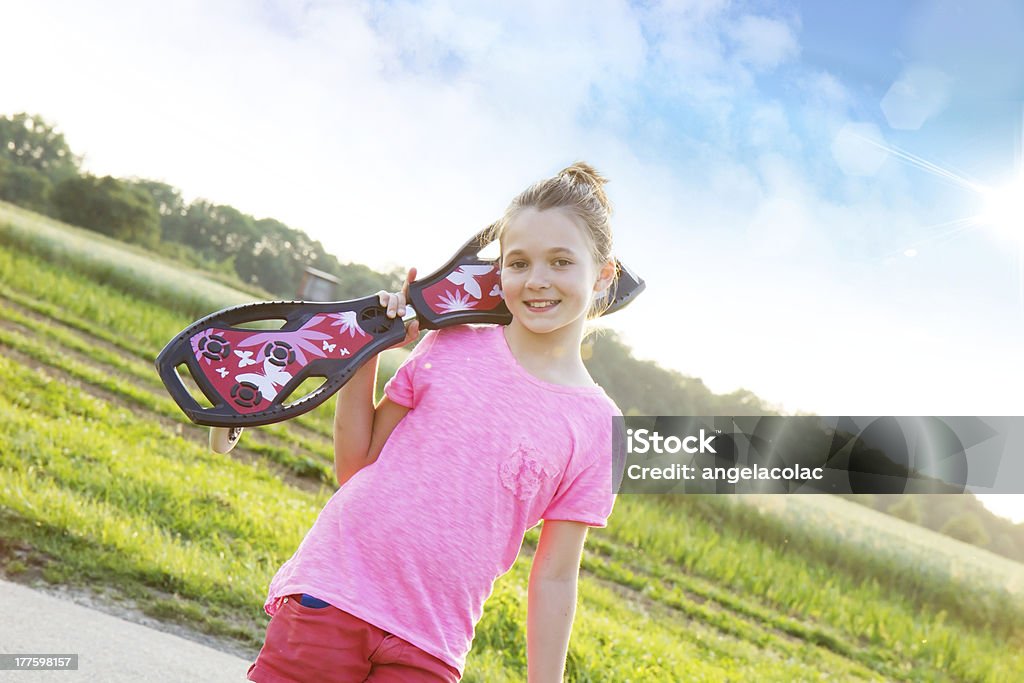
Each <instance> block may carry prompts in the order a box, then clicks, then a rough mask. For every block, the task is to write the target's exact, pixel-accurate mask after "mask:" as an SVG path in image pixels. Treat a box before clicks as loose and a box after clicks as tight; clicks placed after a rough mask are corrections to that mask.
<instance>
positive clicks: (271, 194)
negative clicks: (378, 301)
mask: <svg viewBox="0 0 1024 683" xmlns="http://www.w3.org/2000/svg"><path fill="white" fill-rule="evenodd" d="M741 10H742V11H741ZM4 11H5V13H6V14H7V17H9V19H10V21H11V22H12V23H13V24H17V25H19V26H22V27H32V26H39V27H46V29H45V35H44V33H43V32H42V31H41V30H40V32H39V33H33V32H32V30H31V29H26V30H20V31H12V32H7V33H5V37H4V41H3V42H2V43H0V63H5V64H12V63H23V62H24V58H23V55H26V54H32V55H34V57H33V60H32V62H31V64H32V67H31V69H6V70H4V71H3V72H2V73H0V112H4V113H9V112H13V111H21V110H27V111H31V112H39V113H42V114H43V115H45V116H46V117H48V118H50V119H52V120H54V121H56V122H58V123H59V124H60V125H61V127H62V128H63V130H64V131H65V132H66V134H67V137H68V139H69V141H70V142H71V144H72V146H73V147H74V148H75V149H76V151H79V152H85V153H86V155H87V163H88V166H89V168H90V169H92V170H95V171H97V172H104V173H106V172H109V173H113V174H115V175H122V176H126V175H141V176H147V177H155V178H162V179H164V180H166V181H168V182H170V183H171V184H174V185H177V186H179V187H181V188H182V189H183V190H184V191H185V192H186V194H187V195H188V196H190V197H195V196H200V195H201V196H205V197H208V198H211V199H214V200H216V201H218V202H222V203H227V204H232V205H234V206H237V207H238V208H240V209H242V210H244V211H247V212H250V213H253V214H255V215H258V216H267V215H269V216H273V217H276V218H278V219H280V220H282V221H284V222H285V223H287V224H289V225H292V226H293V227H297V228H301V229H304V230H306V231H308V232H309V233H310V234H311V235H313V236H314V237H316V238H318V239H320V240H321V241H323V242H324V244H325V245H326V246H327V247H328V248H329V249H330V250H332V251H334V252H335V253H336V254H337V255H338V256H339V257H340V258H341V259H342V260H356V261H363V262H368V263H371V264H372V265H376V266H381V265H387V264H405V265H416V266H418V267H419V268H420V269H421V271H426V270H428V269H430V268H433V267H435V266H436V265H438V264H440V263H442V262H443V261H445V260H446V259H447V258H448V257H449V256H450V253H451V251H452V250H453V249H454V248H455V247H456V246H457V245H458V244H461V243H462V241H463V240H464V239H465V238H466V237H467V236H468V234H469V233H471V232H472V231H474V230H476V229H477V228H479V227H482V226H483V225H485V224H487V223H488V222H490V221H491V220H493V219H494V218H495V217H496V216H497V215H498V214H499V213H500V212H501V211H502V210H503V209H504V208H505V205H506V204H507V202H508V201H509V200H510V199H511V197H512V196H513V195H514V194H515V193H516V192H517V191H519V190H520V189H522V188H523V187H525V186H526V185H527V184H528V183H530V182H532V181H534V180H536V179H537V178H538V177H541V176H543V175H546V174H548V173H551V172H554V171H556V170H557V169H558V168H559V167H561V166H562V165H564V164H566V163H568V162H571V161H573V160H575V159H577V158H585V159H588V160H590V161H592V162H593V163H594V164H595V165H596V166H597V167H598V168H599V169H600V170H602V171H603V172H605V173H606V174H607V175H608V176H609V177H611V179H612V183H611V184H610V185H609V192H610V195H611V197H612V200H613V201H614V202H615V203H616V206H617V209H618V211H617V214H616V216H615V225H616V231H617V232H616V244H617V245H618V247H619V249H620V253H621V254H623V258H624V260H626V261H627V262H628V263H629V264H630V265H631V266H632V267H633V268H634V269H635V270H636V271H637V272H638V273H640V274H641V275H642V276H643V277H645V278H646V279H647V280H648V283H649V289H648V291H647V292H646V293H645V294H644V295H643V297H641V298H640V299H639V300H638V301H637V303H636V304H635V305H634V306H633V307H631V308H630V309H628V310H626V311H625V312H623V313H622V314H617V315H616V316H615V319H610V320H609V322H610V323H611V324H613V325H615V326H619V327H623V328H625V329H627V331H628V337H629V338H630V339H631V340H632V341H633V343H634V344H635V346H636V348H637V349H638V352H639V353H640V354H641V355H646V356H648V357H651V356H656V357H658V358H659V359H660V360H661V361H662V362H663V363H665V364H668V365H671V366H674V367H679V368H681V369H684V370H686V371H688V372H691V373H693V374H697V375H700V376H703V377H705V378H706V379H707V380H708V383H709V385H711V386H713V387H714V388H715V389H717V390H720V391H729V390H731V389H733V388H735V387H736V386H740V385H743V386H747V387H748V388H750V389H752V390H754V391H757V392H758V393H761V394H763V395H764V396H766V397H767V398H769V399H772V400H775V401H782V402H785V403H786V404H787V406H788V407H790V408H792V409H796V408H807V409H815V408H820V407H821V406H825V405H828V406H832V407H833V408H835V409H837V410H839V412H851V413H854V412H858V411H860V412H864V411H867V412H884V411H882V410H880V409H877V408H872V406H878V405H879V404H878V403H872V400H873V399H872V397H873V396H877V395H878V382H879V381H881V380H879V379H877V378H876V377H875V376H874V375H873V374H872V373H878V374H879V376H880V377H884V376H886V372H888V373H889V374H888V376H889V377H896V378H903V379H906V380H907V383H906V384H905V385H901V392H902V393H901V392H897V391H890V392H889V393H887V394H886V397H887V400H889V401H890V404H887V406H890V407H894V406H897V405H901V406H902V408H901V410H902V412H905V413H913V412H915V411H916V410H918V409H917V408H915V407H914V406H916V405H918V404H915V403H914V401H915V400H916V399H915V397H920V396H921V395H922V394H923V392H927V391H928V390H927V389H924V388H922V387H924V382H925V379H926V378H927V377H928V376H929V373H931V372H933V371H934V368H932V367H931V365H930V364H931V363H932V361H933V360H937V359H938V358H941V357H946V358H949V357H956V356H957V354H961V355H962V353H963V348H965V347H964V346H962V345H963V344H967V343H976V344H978V345H979V346H977V348H983V347H984V345H985V344H986V343H989V347H991V345H992V343H991V342H985V341H984V339H980V340H973V339H972V340H970V341H969V342H968V341H965V340H959V341H954V340H943V341H941V342H940V343H937V345H935V346H934V348H935V349H936V351H935V354H936V358H934V359H933V358H931V357H929V356H927V355H923V354H920V353H917V352H916V347H917V345H916V342H913V343H912V342H910V341H907V342H904V341H900V339H901V334H902V332H901V330H902V327H901V326H902V325H903V323H902V322H901V316H900V315H896V314H893V313H892V309H891V304H890V302H889V301H888V300H886V288H887V287H892V286H895V285H896V284H899V285H904V284H905V283H904V281H903V280H902V279H901V278H902V277H903V276H902V275H899V276H898V274H894V273H892V272H889V271H886V270H884V269H882V270H877V269H876V270H871V269H870V268H868V267H866V266H864V265H863V263H860V264H859V265H858V264H851V263H848V261H854V260H858V259H859V260H861V261H862V260H864V259H866V258H868V257H870V255H871V253H872V249H875V250H877V249H878V248H879V245H880V244H882V245H883V246H885V247H886V250H892V249H896V248H897V247H904V248H905V244H904V237H905V233H907V232H909V231H912V230H913V229H914V228H916V227H917V226H920V225H921V221H920V220H919V218H918V215H919V214H918V213H917V211H918V209H919V207H918V202H917V200H916V199H915V196H914V193H913V192H908V191H906V190H907V188H906V187H905V183H906V182H907V181H906V179H905V178H904V177H903V176H902V175H901V173H900V171H899V170H898V169H895V168H890V167H895V165H894V164H887V165H885V167H883V168H882V169H881V170H879V176H878V177H879V178H882V179H884V181H885V182H884V183H878V184H871V185H869V184H867V183H866V181H865V179H864V178H857V177H847V176H844V174H843V172H842V169H841V168H839V167H838V166H837V164H836V163H835V160H834V159H833V157H832V150H831V144H832V141H833V139H834V137H835V135H836V133H837V132H838V131H839V130H840V129H841V127H842V126H843V125H844V124H845V123H846V122H848V121H849V120H851V119H853V118H856V116H855V115H854V114H855V112H853V111H852V110H854V109H856V107H857V104H858V100H857V97H856V95H855V93H854V92H853V91H851V90H850V89H848V88H847V87H846V86H845V85H844V84H843V83H842V82H841V81H839V80H838V79H837V78H836V77H835V76H833V75H831V74H828V73H824V72H820V71H814V70H810V69H807V68H806V67H803V66H801V65H800V64H799V62H798V61H797V60H798V58H799V54H800V52H799V41H798V31H799V29H800V23H799V20H798V19H797V18H790V17H780V16H777V15H773V14H771V13H770V12H765V13H761V14H757V13H751V12H749V11H748V9H747V8H746V7H743V8H738V7H737V6H735V5H733V4H731V3H728V2H725V1H724V0H722V1H718V0H704V1H697V0H685V1H678V2H665V3H658V4H654V5H652V6H647V5H644V6H635V5H632V4H629V3H627V2H625V1H614V0H607V1H605V2H600V3H598V2H595V3H588V4H587V10H586V11H581V10H580V8H579V6H578V5H575V4H569V3H550V2H528V3H514V4H508V3H469V2H441V1H430V2H422V3H412V2H393V3H381V4H378V3H362V4H334V3H316V4H309V3H299V2H278V3H263V4H260V5H258V6H256V5H253V4H252V3H246V2H242V1H241V0H234V1H233V2H220V3H204V2H192V3H188V4H181V3H174V4H171V5H168V4H166V3H163V4H161V3H152V2H149V3H140V2H128V1H127V0H122V1H120V2H105V3H103V4H99V3H77V2H64V3H57V2H33V3H21V4H19V5H17V6H12V7H10V8H7V9H5V10H4ZM40 44H46V45H49V46H53V48H52V49H47V50H40V49H39V45H40ZM782 66H785V67H786V69H784V71H786V73H787V74H789V80H788V81H787V85H788V86H789V87H791V88H793V89H794V91H795V93H796V94H795V95H794V96H793V97H791V98H788V99H786V100H781V99H776V100H767V99H765V98H764V96H763V95H762V94H761V93H760V92H759V89H758V84H759V79H761V78H763V77H765V76H768V75H771V74H772V73H773V71H774V70H777V69H779V67H782ZM855 165H856V164H855ZM884 240H888V242H885V241H884ZM906 260H910V261H913V262H915V264H918V265H915V268H919V269H920V270H917V271H915V273H916V278H917V280H918V281H919V282H920V283H921V284H920V285H917V286H916V287H917V289H914V288H912V287H910V286H909V285H908V286H907V290H906V292H907V293H906V302H904V303H906V305H908V306H910V307H911V308H912V307H913V306H925V305H926V304H925V299H924V296H925V294H926V292H925V290H927V289H928V286H929V284H931V285H932V286H933V287H934V284H935V282H936V278H935V272H934V270H932V271H930V272H929V271H927V270H926V269H927V268H928V267H929V264H931V267H934V264H935V259H934V257H933V255H930V252H929V251H928V250H926V249H924V248H922V249H920V254H919V256H918V257H917V258H915V259H906ZM876 265H877V264H871V267H873V268H874V267H875V266H876ZM866 273H867V274H869V275H870V276H871V277H873V278H874V279H873V280H872V282H871V287H868V286H866V285H861V286H854V285H851V284H850V282H851V281H853V282H854V283H856V282H858V278H866V277H867V275H865V274H866ZM894 283H895V284H894ZM943 286H945V285H943ZM933 298H934V297H933ZM907 302H909V303H907ZM929 310H931V311H934V310H935V309H934V308H932V309H929ZM971 310H973V309H971ZM666 311H668V312H678V311H683V312H687V313H689V312H693V313H694V315H695V316H696V318H697V320H698V321H702V322H700V323H699V324H700V325H701V327H700V328H699V329H694V328H692V327H691V325H693V324H698V323H694V322H693V321H692V320H691V319H690V318H689V317H688V316H681V315H680V316H674V315H669V314H668V313H666ZM920 325H921V326H922V329H926V330H927V329H933V327H934V326H935V322H934V321H931V320H930V321H927V324H926V323H925V322H922V323H920ZM982 325H984V323H982ZM929 326H932V327H929ZM702 329H706V330H708V331H707V332H700V330H702ZM879 329H884V330H885V333H884V334H879V333H877V332H871V330H876V331H877V330H879ZM981 329H982V330H984V327H982V328H981ZM698 332H699V333H698ZM904 338H905V339H917V338H916V337H913V335H910V336H907V337H904ZM957 344H961V346H958V345H957ZM681 345H682V346H681ZM836 358H842V359H844V362H843V363H842V364H839V365H837V366H835V368H834V369H833V370H832V371H831V372H829V373H823V372H822V371H821V368H822V367H829V364H830V363H833V364H834V360H835V359H836ZM878 358H883V359H885V363H886V365H884V366H877V367H876V366H875V364H876V363H877V359H878ZM1017 376H1018V377H1019V376H1020V375H1019V374H1018V375H1017ZM966 381H967V380H965V382H966ZM965 386H972V387H975V386H980V380H978V381H977V382H973V381H972V382H971V383H968V384H966V385H965ZM997 393H998V392H995V391H990V392H989V395H991V396H995V395H997ZM928 395H929V396H930V397H931V400H933V401H934V402H933V404H931V405H934V406H938V405H945V406H947V407H949V410H948V412H950V413H955V412H957V409H956V408H955V406H957V405H960V406H965V405H967V403H966V402H963V403H959V404H958V403H956V401H957V400H958V398H959V395H958V394H957V392H956V387H955V386H953V387H951V388H949V389H948V391H946V393H943V391H931V392H930V393H929V394H928ZM936 397H941V398H942V400H944V401H946V402H945V403H942V402H941V401H940V400H939V398H936ZM879 400H880V399H879ZM964 400H965V401H966V399H964ZM1007 405H1009V404H1007ZM843 408H845V410H843ZM893 412H900V411H897V410H894V411H893ZM960 412H963V410H962V409H961V410H960ZM967 412H970V410H968V411H967Z"/></svg>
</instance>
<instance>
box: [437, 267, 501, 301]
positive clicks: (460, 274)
mask: <svg viewBox="0 0 1024 683" xmlns="http://www.w3.org/2000/svg"><path fill="white" fill-rule="evenodd" d="M492 270H494V266H459V268H458V270H456V271H455V272H454V273H452V274H451V275H449V276H448V277H447V278H445V279H446V280H448V281H449V282H452V283H454V284H457V285H461V286H462V288H463V289H465V290H466V292H467V293H469V294H471V295H472V296H473V298H474V299H479V298H481V297H482V296H483V293H482V292H481V291H480V283H479V282H477V281H476V278H477V277H478V276H481V275H487V273H489V272H491V271H492Z"/></svg>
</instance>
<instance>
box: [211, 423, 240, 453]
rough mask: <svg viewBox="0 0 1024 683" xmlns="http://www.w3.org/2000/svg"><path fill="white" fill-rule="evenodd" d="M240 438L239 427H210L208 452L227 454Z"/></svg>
mask: <svg viewBox="0 0 1024 683" xmlns="http://www.w3.org/2000/svg"><path fill="white" fill-rule="evenodd" d="M241 436H242V428H241V427H210V450H211V451H213V452H214V453H227V452H228V451H230V450H231V449H232V448H234V447H235V444H237V443H238V439H239V438H241Z"/></svg>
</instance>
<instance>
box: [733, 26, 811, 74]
mask: <svg viewBox="0 0 1024 683" xmlns="http://www.w3.org/2000/svg"><path fill="white" fill-rule="evenodd" d="M728 35H729V37H730V38H731V39H732V41H733V42H734V43H735V48H734V49H735V52H736V59H737V60H738V61H739V62H741V63H744V64H749V65H750V66H751V67H753V68H754V69H758V70H763V69H774V68H775V67H777V66H779V65H780V64H783V63H784V62H788V61H790V60H792V59H795V58H796V57H797V55H798V54H799V53H800V45H799V43H798V42H797V38H796V34H795V31H794V27H793V26H792V25H790V23H788V22H785V21H782V20H780V19H774V18H771V17H764V16H756V15H750V14H748V15H745V16H742V17H740V18H739V19H738V20H737V21H736V23H735V24H733V25H732V26H731V27H730V28H729V29H728Z"/></svg>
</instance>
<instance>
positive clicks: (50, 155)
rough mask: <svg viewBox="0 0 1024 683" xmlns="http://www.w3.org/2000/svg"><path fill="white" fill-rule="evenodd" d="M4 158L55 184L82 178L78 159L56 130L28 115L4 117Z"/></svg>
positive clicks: (0, 131)
mask: <svg viewBox="0 0 1024 683" xmlns="http://www.w3.org/2000/svg"><path fill="white" fill-rule="evenodd" d="M0 157H3V158H5V159H7V160H8V161H12V162H14V163H15V164H17V165H18V166H21V167H23V168H31V169H34V170H36V171H38V172H39V173H41V174H43V175H45V176H46V177H48V178H49V179H50V181H51V182H52V183H55V184H56V183H58V182H60V181H61V180H64V179H66V178H69V177H72V176H76V175H78V167H79V164H80V163H81V159H79V158H78V157H76V156H75V155H74V154H72V152H71V148H70V147H68V144H67V142H66V141H65V140H64V134H63V133H58V132H57V131H56V129H55V128H54V126H53V125H52V124H50V123H48V122H47V121H46V120H45V119H43V118H42V117H41V116H38V115H33V116H29V115H28V114H26V113H21V114H15V115H13V116H9V117H8V116H3V117H0Z"/></svg>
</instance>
